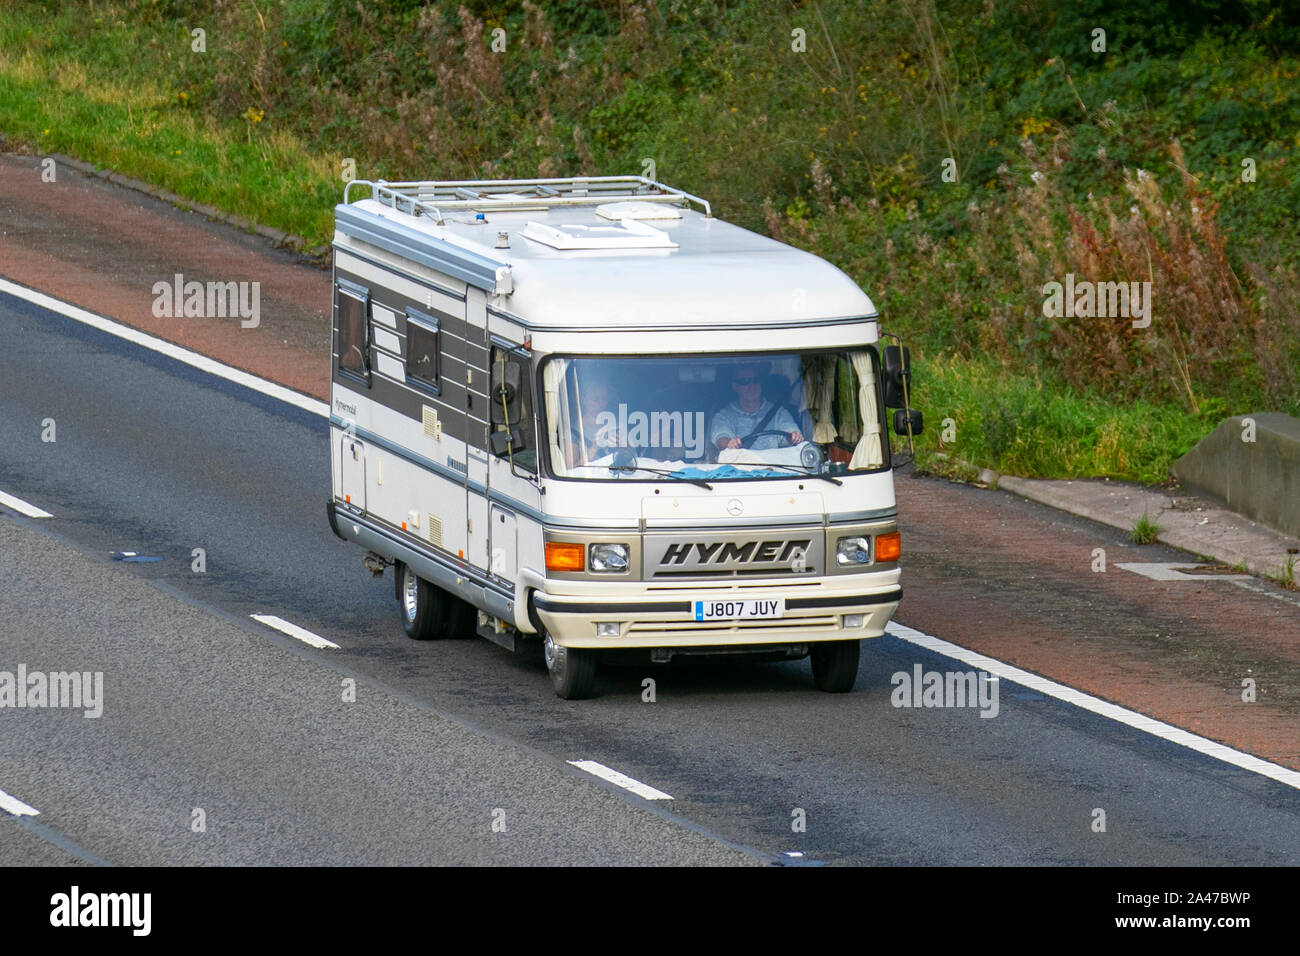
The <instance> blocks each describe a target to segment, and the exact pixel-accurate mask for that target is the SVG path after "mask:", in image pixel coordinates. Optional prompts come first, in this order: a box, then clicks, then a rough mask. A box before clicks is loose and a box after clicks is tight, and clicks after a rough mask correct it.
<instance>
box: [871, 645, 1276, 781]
mask: <svg viewBox="0 0 1300 956" xmlns="http://www.w3.org/2000/svg"><path fill="white" fill-rule="evenodd" d="M885 630H886V631H888V632H889V633H890V634H893V635H894V636H895V637H897V638H898V639H899V640H903V641H907V642H909V643H911V644H916V645H917V646H919V647H924V648H926V649H927V650H931V651H935V652H936V653H939V654H942V655H944V656H945V657H951V658H953V659H954V660H959V661H961V662H962V663H963V664H969V665H970V666H971V667H975V668H977V669H979V670H983V671H988V672H989V673H990V674H996V675H997V676H999V677H1004V678H1006V679H1007V680H1009V681H1014V682H1015V683H1017V684H1022V685H1023V686H1025V687H1028V688H1031V689H1032V690H1036V691H1038V692H1039V693H1040V694H1046V695H1047V696H1049V697H1055V698H1056V699H1057V700H1063V701H1065V702H1066V703H1067V704H1073V705H1074V706H1076V707H1080V708H1082V709H1083V710H1087V711H1091V712H1092V713H1094V714H1099V715H1101V716H1102V717H1109V718H1110V719H1111V720H1117V721H1119V722H1120V723H1121V724H1127V725H1128V726H1130V727H1133V728H1135V729H1137V730H1141V731H1145V732H1146V733H1148V734H1152V735H1153V736H1156V737H1160V738H1161V739H1163V740H1168V741H1170V742H1172V743H1176V744H1180V745H1181V746H1183V747H1187V748H1188V749H1189V750H1195V751H1196V752H1197V753H1202V754H1205V755H1206V756H1207V757H1213V758H1215V759H1216V760H1222V761H1223V762H1224V763H1229V764H1232V765H1233V766H1234V767H1240V768H1241V769H1242V770H1249V771H1250V772H1251V773H1257V774H1260V775H1261V776H1264V777H1268V778H1269V779H1271V780H1276V781H1277V782H1278V783H1282V784H1286V785H1287V786H1288V787H1294V788H1295V789H1297V790H1300V772H1297V771H1295V770H1292V769H1291V768H1289V767H1283V766H1281V765H1279V764H1275V763H1270V762H1269V761H1267V760H1261V759H1260V758H1259V757H1255V756H1252V755H1250V754H1248V753H1242V752H1241V751H1240V750H1234V749H1232V748H1231V747H1226V746H1224V745H1223V744H1220V743H1215V742H1214V741H1213V740H1209V739H1207V738H1205V737H1201V736H1198V735H1197V734H1193V733H1189V732H1187V731H1186V730H1183V729H1182V728H1181V727H1175V726H1173V725H1172V724H1166V723H1165V722H1164V721H1160V720H1156V719H1155V718H1154V717H1147V716H1146V715H1145V714H1139V713H1138V712H1137V711H1135V710H1129V709H1128V708H1127V707H1120V706H1119V705H1118V704H1112V703H1109V702H1108V701H1104V700H1102V699H1101V698H1100V697H1093V696H1092V695H1091V694H1085V693H1084V692H1083V691H1080V690H1075V689H1074V688H1073V687H1066V686H1065V685H1064V684H1058V683H1057V682H1056V681H1054V680H1048V679H1047V678H1046V677H1040V676H1039V675H1038V674H1031V673H1030V672H1029V671H1024V670H1021V669H1020V668H1019V667H1013V666H1012V665H1010V664H1004V663H1003V662H1002V661H999V660H995V659H994V658H992V657H985V656H984V655H983V654H977V653H976V652H975V651H972V650H968V649H967V648H964V647H959V646H958V645H956V644H950V643H949V642H948V641H945V640H941V639H940V638H937V637H931V636H930V635H929V634H926V633H924V632H922V631H917V630H914V629H913V628H910V627H907V626H905V625H903V624H899V623H897V622H895V621H890V622H889V623H888V624H887V625H885Z"/></svg>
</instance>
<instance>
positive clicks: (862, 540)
mask: <svg viewBox="0 0 1300 956" xmlns="http://www.w3.org/2000/svg"><path fill="white" fill-rule="evenodd" d="M835 563H836V564H838V565H839V566H840V567H842V568H843V567H848V566H849V565H853V564H870V563H871V539H870V538H866V537H859V538H840V540H838V541H836V542H835Z"/></svg>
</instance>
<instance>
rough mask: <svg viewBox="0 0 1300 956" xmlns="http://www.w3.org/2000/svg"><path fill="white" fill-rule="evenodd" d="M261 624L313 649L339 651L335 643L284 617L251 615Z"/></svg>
mask: <svg viewBox="0 0 1300 956" xmlns="http://www.w3.org/2000/svg"><path fill="white" fill-rule="evenodd" d="M248 616H249V617H251V618H252V619H253V620H254V621H257V622H258V623H259V624H265V625H266V626H267V627H273V628H275V629H276V630H277V631H280V632H282V633H284V634H288V635H289V636H290V637H296V638H297V639H298V640H300V641H302V642H303V643H304V644H310V645H311V646H312V647H332V648H334V649H335V650H338V648H339V646H338V645H337V644H335V643H334V642H333V641H327V640H325V638H323V637H321V636H320V635H319V634H313V633H312V632H311V631H309V630H307V629H306V628H305V627H299V626H298V625H297V624H291V623H289V622H288V621H286V620H285V619H284V618H282V617H276V616H275V615H274V614H250V615H248Z"/></svg>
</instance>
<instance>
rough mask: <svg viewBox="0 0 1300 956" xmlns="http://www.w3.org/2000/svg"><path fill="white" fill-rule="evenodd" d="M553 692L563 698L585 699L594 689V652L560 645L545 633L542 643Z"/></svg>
mask: <svg viewBox="0 0 1300 956" xmlns="http://www.w3.org/2000/svg"><path fill="white" fill-rule="evenodd" d="M542 652H543V654H544V656H545V658H546V669H547V670H548V671H550V673H551V684H552V686H553V687H554V688H555V693H556V694H557V695H558V696H560V697H562V698H564V699H565V700H585V699H586V698H588V697H590V696H591V695H592V692H593V691H594V690H595V689H596V652H595V651H591V650H587V649H586V648H578V647H561V646H560V645H559V644H556V643H555V639H554V638H552V637H551V635H549V634H547V635H546V639H545V642H544V643H543V645H542Z"/></svg>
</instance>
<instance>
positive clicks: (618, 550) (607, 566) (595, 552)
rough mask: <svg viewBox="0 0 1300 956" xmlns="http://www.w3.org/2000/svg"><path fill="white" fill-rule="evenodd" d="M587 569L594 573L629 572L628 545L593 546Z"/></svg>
mask: <svg viewBox="0 0 1300 956" xmlns="http://www.w3.org/2000/svg"><path fill="white" fill-rule="evenodd" d="M587 567H588V568H590V569H591V570H592V571H605V572H620V571H626V570H627V545H625V544H593V545H592V546H591V560H590V561H588V562H587Z"/></svg>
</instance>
